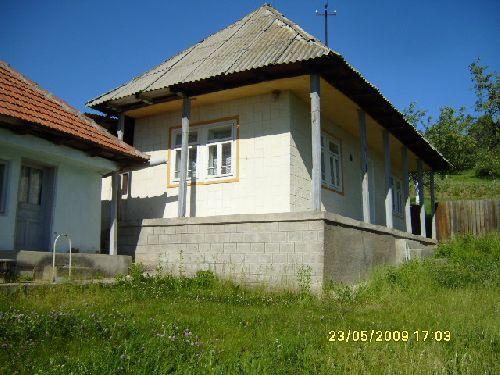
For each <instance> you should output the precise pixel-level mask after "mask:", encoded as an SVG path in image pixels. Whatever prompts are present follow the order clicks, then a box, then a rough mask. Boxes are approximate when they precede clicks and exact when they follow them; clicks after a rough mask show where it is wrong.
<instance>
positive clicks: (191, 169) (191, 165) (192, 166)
mask: <svg viewBox="0 0 500 375" xmlns="http://www.w3.org/2000/svg"><path fill="white" fill-rule="evenodd" d="M196 149H197V148H196V147H191V148H190V149H189V161H188V177H193V176H196V153H197V151H196Z"/></svg>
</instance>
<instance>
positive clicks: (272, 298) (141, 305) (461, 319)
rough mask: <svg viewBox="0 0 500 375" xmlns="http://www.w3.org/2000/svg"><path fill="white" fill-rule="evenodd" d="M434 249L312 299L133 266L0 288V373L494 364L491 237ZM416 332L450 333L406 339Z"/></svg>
mask: <svg viewBox="0 0 500 375" xmlns="http://www.w3.org/2000/svg"><path fill="white" fill-rule="evenodd" d="M438 257H440V258H443V257H444V258H445V259H446V260H445V261H443V260H434V259H433V260H428V261H425V262H418V261H413V262H409V263H407V264H405V265H404V266H402V267H399V268H395V267H388V268H383V269H380V270H378V272H377V273H376V274H375V276H374V277H373V278H372V279H371V280H370V281H369V282H367V283H366V284H365V285H362V286H359V287H358V288H355V289H351V288H347V287H343V286H339V285H332V286H330V287H329V288H327V289H325V291H324V293H323V295H322V296H321V297H318V296H312V295H310V294H308V293H307V292H306V291H303V292H302V293H292V292H279V293H269V292H265V291H262V290H255V289H248V288H243V287H239V286H236V285H234V284H231V283H229V282H224V281H221V280H218V279H215V278H214V277H213V276H212V275H211V274H210V273H201V274H199V275H198V277H196V278H192V279H188V278H173V277H142V276H141V273H140V272H138V270H137V269H136V268H135V269H134V270H133V273H132V277H131V279H122V280H120V281H119V282H118V283H117V284H116V285H90V286H85V287H83V286H75V285H59V286H55V287H46V288H43V289H33V290H30V291H28V292H27V293H25V292H23V291H20V292H16V293H11V294H5V293H3V294H0V373H9V374H10V373H14V372H16V371H17V372H18V373H38V374H49V373H57V374H63V373H77V374H80V373H89V374H90V373H93V374H116V373H134V374H135V373H139V374H152V373H171V372H175V373H218V374H225V373H259V374H260V373H294V374H298V373H311V374H317V373H328V374H330V373H334V372H341V373H380V374H390V373H398V374H399V373H407V374H414V373H424V374H426V373H427V374H430V373H464V374H484V373H489V374H495V373H497V374H498V373H499V372H500V365H499V364H500V358H499V357H500V355H499V351H500V341H499V339H500V337H499V328H500V319H499V307H500V306H499V302H500V279H499V278H500V236H498V235H490V236H487V237H483V238H480V239H475V238H472V237H464V238H460V239H458V240H456V241H454V242H452V243H449V244H444V245H441V246H440V247H439V253H438ZM333 330H335V331H339V330H344V331H347V330H358V331H368V334H369V333H370V332H371V330H374V331H377V330H382V331H385V330H389V331H396V330H399V331H409V332H410V333H409V340H408V341H407V342H401V341H399V342H385V341H382V342H360V341H357V342H353V341H352V339H351V340H350V342H345V341H343V342H339V341H336V342H329V341H328V338H329V332H330V331H333ZM416 330H419V331H424V330H430V331H437V330H439V331H449V332H450V333H451V340H450V341H448V342H446V341H444V340H441V341H439V342H438V341H434V340H432V339H431V337H434V335H433V334H432V333H431V334H430V336H429V337H428V338H427V340H426V341H422V336H420V341H417V340H416V338H415V336H414V335H413V332H414V331H416ZM422 334H423V333H421V335H422ZM337 337H338V334H337Z"/></svg>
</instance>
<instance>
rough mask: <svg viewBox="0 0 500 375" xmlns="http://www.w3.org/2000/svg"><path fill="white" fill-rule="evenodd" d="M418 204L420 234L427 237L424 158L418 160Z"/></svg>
mask: <svg viewBox="0 0 500 375" xmlns="http://www.w3.org/2000/svg"><path fill="white" fill-rule="evenodd" d="M417 181H418V204H419V206H420V235H421V236H424V237H425V234H426V233H425V232H426V231H425V202H424V192H425V186H424V169H423V166H422V160H421V159H418V160H417Z"/></svg>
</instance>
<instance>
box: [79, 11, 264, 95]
mask: <svg viewBox="0 0 500 375" xmlns="http://www.w3.org/2000/svg"><path fill="white" fill-rule="evenodd" d="M265 6H271V5H270V4H268V3H265V4H263V5H261V6H260V7H258V8H257V9H255V10H254V11H253V12H250V13H248V14H245V15H244V16H243V17H241V18H239V19H237V20H236V21H234V22H233V23H231V24H229V25H227V26H224V27H222V28H220V29H219V30H217V31H215V32H213V33H211V34H209V35H207V36H206V37H205V38H203V39H201V40H200V41H198V42H196V43H195V44H193V45H192V46H189V47H187V48H184V49H182V50H180V51H179V52H177V53H175V54H174V55H171V56H169V57H168V58H166V59H165V60H163V61H162V62H161V63H159V64H157V65H155V66H153V67H152V68H150V69H148V70H147V71H145V72H144V73H142V74H139V75H137V76H134V77H133V78H132V79H131V80H129V81H125V82H124V83H122V84H121V85H119V86H116V87H115V88H114V89H111V90H108V91H106V92H105V93H103V94H101V95H99V96H96V97H95V98H92V99H90V100H88V101H87V102H86V103H85V105H89V104H90V103H92V102H93V101H96V100H98V99H100V98H102V97H103V96H105V95H107V94H110V93H111V92H113V91H117V90H118V89H120V88H122V87H123V86H125V85H128V84H130V83H132V82H134V81H136V80H138V79H140V78H142V77H145V76H147V75H148V74H150V73H151V72H152V71H154V70H155V69H157V68H158V67H160V66H161V65H163V64H165V63H166V62H168V61H170V60H172V59H174V58H175V57H177V56H179V55H181V54H182V53H184V52H186V55H187V54H188V53H190V52H191V51H192V50H193V49H195V48H196V46H198V45H200V44H201V43H203V42H204V41H205V40H207V39H208V38H210V37H212V36H214V35H216V34H217V33H220V32H221V31H224V30H226V29H227V28H228V27H230V26H232V25H234V24H236V23H238V22H241V21H243V20H244V19H245V18H247V17H250V16H251V15H253V14H254V13H256V12H257V11H259V10H260V9H262V8H264V7H265ZM271 8H272V6H271ZM273 9H274V8H273ZM180 60H182V59H180ZM180 60H179V61H180ZM165 70H167V71H168V70H170V69H169V68H166V69H165ZM159 78H160V77H158V79H159ZM155 81H156V80H155Z"/></svg>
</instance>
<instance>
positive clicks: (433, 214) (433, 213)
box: [429, 171, 437, 239]
mask: <svg viewBox="0 0 500 375" xmlns="http://www.w3.org/2000/svg"><path fill="white" fill-rule="evenodd" d="M429 178H430V190H431V217H432V225H431V237H432V238H433V239H436V238H437V233H436V195H435V185H434V171H431V172H430V174H429Z"/></svg>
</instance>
